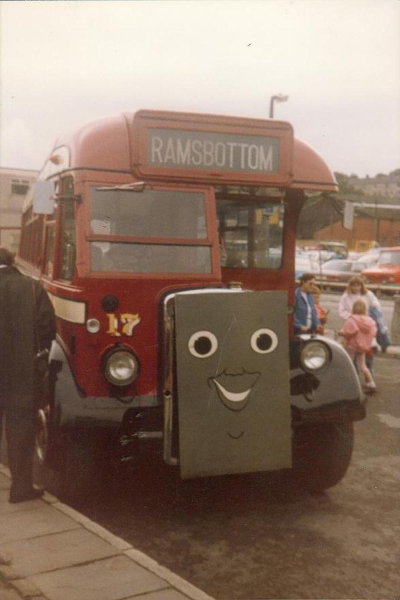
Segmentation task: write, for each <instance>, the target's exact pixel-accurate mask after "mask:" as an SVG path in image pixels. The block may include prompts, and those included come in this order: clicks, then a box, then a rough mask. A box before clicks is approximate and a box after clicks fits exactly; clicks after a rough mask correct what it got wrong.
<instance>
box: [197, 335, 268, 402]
mask: <svg viewBox="0 0 400 600" xmlns="http://www.w3.org/2000/svg"><path fill="white" fill-rule="evenodd" d="M249 344H250V346H251V348H252V350H253V351H254V352H256V353H258V354H269V353H270V352H273V351H274V350H275V348H276V347H277V345H278V336H277V335H276V333H275V332H274V331H272V330H271V329H268V328H261V329H257V330H256V331H255V332H253V334H252V335H251V337H250V340H249ZM188 348H189V352H190V353H191V354H192V355H193V356H195V357H196V358H199V359H206V358H209V357H211V356H212V355H213V354H215V353H216V352H217V350H218V340H217V337H216V336H215V335H214V334H213V333H212V332H211V331H197V332H195V333H193V334H192V335H191V336H190V339H189V342H188ZM260 375H261V373H260V372H249V371H246V369H245V368H244V367H243V369H242V372H241V373H236V374H229V373H227V372H226V370H224V371H222V372H220V373H218V375H216V376H215V377H210V378H209V379H208V383H209V384H211V383H212V384H214V385H215V387H216V389H217V392H218V397H219V399H220V400H221V402H222V404H223V405H224V406H225V407H226V408H227V409H228V410H234V411H239V410H243V409H244V408H245V407H246V406H247V404H248V402H249V400H250V397H251V391H252V389H253V387H254V386H255V385H256V383H257V381H258V379H259V378H260Z"/></svg>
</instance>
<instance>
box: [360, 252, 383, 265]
mask: <svg viewBox="0 0 400 600" xmlns="http://www.w3.org/2000/svg"><path fill="white" fill-rule="evenodd" d="M378 258H379V253H375V252H364V253H363V254H361V256H359V257H358V258H357V259H356V262H359V263H362V264H364V265H367V269H369V267H373V266H374V265H376V263H377V262H378Z"/></svg>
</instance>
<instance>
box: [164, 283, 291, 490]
mask: <svg viewBox="0 0 400 600" xmlns="http://www.w3.org/2000/svg"><path fill="white" fill-rule="evenodd" d="M175 315H176V358H177V378H178V407H179V408H178V412H179V451H180V469H181V476H182V478H191V477H201V476H209V475H222V474H232V473H248V472H254V471H270V470H276V469H283V468H289V467H291V426H290V390H289V350H288V322H287V297H286V293H285V292H239V291H238V292H226V293H223V292H219V293H218V292H205V293H204V292H203V293H201V292H199V293H190V294H178V295H177V296H176V312H175Z"/></svg>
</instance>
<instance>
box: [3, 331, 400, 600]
mask: <svg viewBox="0 0 400 600" xmlns="http://www.w3.org/2000/svg"><path fill="white" fill-rule="evenodd" d="M326 334H327V335H328V336H330V335H332V334H333V332H332V333H331V332H326ZM385 356H387V357H390V358H400V347H399V346H390V347H389V348H388V350H387V352H386V353H385ZM10 482H11V480H10V473H9V470H8V468H6V467H4V466H2V465H1V464H0V600H19V599H21V598H24V599H34V600H188V599H189V600H213V599H212V598H211V597H210V596H209V595H207V594H205V593H204V592H202V591H201V590H200V589H198V588H196V587H194V586H193V585H192V584H190V583H189V582H187V581H185V580H184V579H182V578H181V577H179V576H178V575H176V574H174V573H173V572H171V571H170V570H169V569H167V568H165V567H163V566H162V565H160V564H158V563H157V562H156V561H154V560H153V559H151V558H150V557H149V556H147V555H146V554H144V553H143V552H140V551H139V550H136V549H135V548H134V547H132V546H131V545H130V544H128V543H127V542H125V541H124V540H123V539H121V538H118V537H116V536H114V535H113V534H111V533H110V532H108V531H107V530H106V529H104V528H103V527H101V526H99V525H97V524H96V523H94V522H93V521H91V520H89V519H87V518H86V517H84V516H83V515H81V514H80V513H78V512H77V511H75V510H74V509H72V508H70V507H69V506H67V505H65V504H63V503H61V502H59V501H58V499H57V498H56V497H54V496H52V495H51V494H48V493H45V494H44V496H43V498H42V499H40V500H32V501H29V502H22V503H20V504H10V503H9V502H8V496H9V489H10Z"/></svg>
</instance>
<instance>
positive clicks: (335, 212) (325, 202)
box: [297, 169, 400, 250]
mask: <svg viewBox="0 0 400 600" xmlns="http://www.w3.org/2000/svg"><path fill="white" fill-rule="evenodd" d="M335 176H336V179H337V181H338V183H339V193H338V194H332V195H330V196H329V197H326V196H324V195H323V194H320V195H319V196H314V197H312V198H310V199H309V200H308V201H307V203H306V204H305V206H304V208H303V210H302V212H301V215H300V219H299V224H298V229H297V239H298V240H299V243H301V241H302V240H307V241H311V240H318V241H328V240H329V241H335V240H337V241H338V240H340V241H342V242H345V243H346V244H347V247H348V248H349V250H352V249H355V248H356V246H357V242H360V241H369V242H377V243H378V244H379V245H380V246H399V245H400V169H396V171H393V172H392V173H390V174H389V175H382V174H379V175H377V176H376V177H367V178H365V179H359V178H358V177H356V176H355V175H354V176H353V175H352V176H350V177H347V176H346V175H343V174H341V173H335ZM346 203H350V204H352V205H353V209H354V213H353V214H354V219H353V227H352V229H346V228H345V227H344V226H343V220H344V212H345V206H346Z"/></svg>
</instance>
